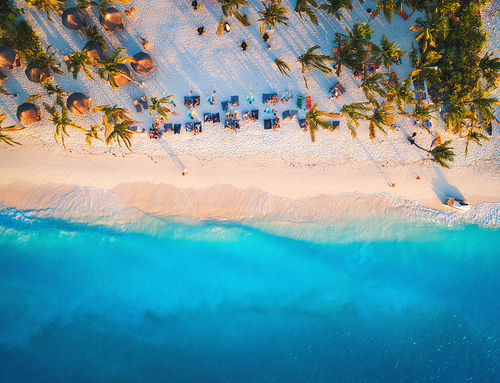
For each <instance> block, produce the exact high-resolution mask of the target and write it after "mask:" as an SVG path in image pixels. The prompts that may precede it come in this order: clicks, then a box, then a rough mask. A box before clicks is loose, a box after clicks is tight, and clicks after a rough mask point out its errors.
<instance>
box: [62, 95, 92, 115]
mask: <svg viewBox="0 0 500 383" xmlns="http://www.w3.org/2000/svg"><path fill="white" fill-rule="evenodd" d="M66 106H67V107H68V109H69V111H70V112H71V113H73V114H84V113H85V112H88V111H89V109H90V98H88V97H87V96H85V95H84V94H83V93H73V94H72V95H71V96H69V97H68V99H67V100H66Z"/></svg>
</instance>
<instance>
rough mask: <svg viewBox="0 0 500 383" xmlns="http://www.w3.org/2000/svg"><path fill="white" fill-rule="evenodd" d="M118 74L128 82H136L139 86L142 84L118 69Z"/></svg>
mask: <svg viewBox="0 0 500 383" xmlns="http://www.w3.org/2000/svg"><path fill="white" fill-rule="evenodd" d="M120 74H121V75H122V76H123V77H125V78H126V79H127V80H129V81H130V82H133V83H134V84H137V85H139V86H142V84H143V83H142V82H138V81H135V80H134V79H133V78H132V77H130V76H129V75H127V74H126V73H124V72H122V71H120Z"/></svg>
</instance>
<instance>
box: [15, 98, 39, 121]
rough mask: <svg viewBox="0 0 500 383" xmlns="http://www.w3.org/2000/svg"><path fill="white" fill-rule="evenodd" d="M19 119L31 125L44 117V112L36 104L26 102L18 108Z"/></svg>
mask: <svg viewBox="0 0 500 383" xmlns="http://www.w3.org/2000/svg"><path fill="white" fill-rule="evenodd" d="M16 115H17V119H18V120H19V122H20V123H21V124H24V125H29V124H33V123H34V122H37V121H40V120H41V119H42V113H41V112H40V109H38V107H37V106H36V105H35V104H32V103H31V102H25V103H24V104H21V105H19V107H18V108H17V113H16Z"/></svg>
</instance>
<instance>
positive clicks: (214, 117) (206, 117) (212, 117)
mask: <svg viewBox="0 0 500 383" xmlns="http://www.w3.org/2000/svg"><path fill="white" fill-rule="evenodd" d="M203 121H204V122H214V123H217V122H220V115H219V113H203Z"/></svg>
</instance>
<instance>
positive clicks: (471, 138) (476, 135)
mask: <svg viewBox="0 0 500 383" xmlns="http://www.w3.org/2000/svg"><path fill="white" fill-rule="evenodd" d="M465 138H466V140H467V141H466V143H465V158H467V154H468V152H469V143H470V142H475V143H476V144H478V145H479V146H483V144H482V143H481V140H487V141H489V140H490V139H489V137H488V136H486V135H484V134H483V133H481V132H478V131H477V130H476V129H475V124H473V125H472V126H470V127H469V130H468V131H467V135H466V136H465Z"/></svg>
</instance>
